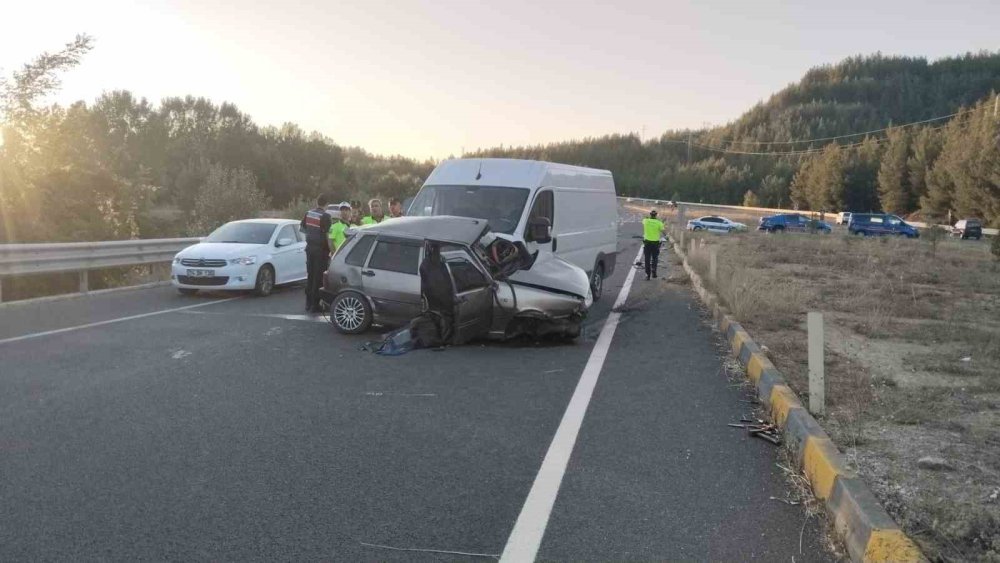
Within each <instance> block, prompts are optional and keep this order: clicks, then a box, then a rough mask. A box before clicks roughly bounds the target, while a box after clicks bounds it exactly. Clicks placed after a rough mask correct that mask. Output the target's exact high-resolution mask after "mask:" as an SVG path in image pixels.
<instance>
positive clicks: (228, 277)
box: [170, 264, 257, 290]
mask: <svg viewBox="0 0 1000 563" xmlns="http://www.w3.org/2000/svg"><path fill="white" fill-rule="evenodd" d="M192 269H194V270H212V272H213V273H214V274H215V275H213V276H209V277H201V276H199V277H194V276H189V275H188V270H192ZM170 284H171V285H173V286H174V287H177V288H184V289H212V290H247V289H253V288H254V286H255V285H256V284H257V265H253V266H232V265H229V266H224V267H222V268H191V267H187V266H182V265H180V264H174V265H172V266H171V268H170Z"/></svg>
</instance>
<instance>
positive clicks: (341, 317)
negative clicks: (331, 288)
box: [330, 291, 372, 334]
mask: <svg viewBox="0 0 1000 563" xmlns="http://www.w3.org/2000/svg"><path fill="white" fill-rule="evenodd" d="M330 322H331V323H333V326H335V327H337V330H338V331H340V332H342V333H344V334H361V333H362V332H365V331H366V330H368V328H369V327H371V326H372V308H371V305H369V304H368V300H367V299H365V297H364V296H363V295H361V294H360V293H356V292H353V291H347V292H344V293H341V294H340V295H338V296H337V298H336V299H334V300H333V304H332V305H331V306H330Z"/></svg>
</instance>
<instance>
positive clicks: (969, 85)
mask: <svg viewBox="0 0 1000 563" xmlns="http://www.w3.org/2000/svg"><path fill="white" fill-rule="evenodd" d="M998 91H1000V53H981V54H969V55H965V56H961V57H956V58H948V59H942V60H939V61H935V62H928V61H927V60H926V59H923V58H910V57H886V56H882V55H875V56H869V57H855V58H850V59H847V60H845V61H843V62H841V63H839V64H836V65H828V66H822V67H818V68H815V69H813V70H811V71H809V72H808V73H807V74H806V76H805V77H804V78H803V79H802V80H801V81H800V82H799V83H798V84H794V85H791V86H789V87H787V88H785V89H784V90H782V91H780V92H778V93H776V94H774V95H773V96H772V97H771V98H770V99H769V100H767V101H766V102H763V103H760V104H758V105H756V106H755V107H753V108H752V109H751V110H750V111H748V112H747V113H746V114H744V115H743V116H741V117H740V118H739V119H737V120H736V121H734V122H732V123H730V124H728V125H726V126H724V127H718V128H714V129H709V130H700V131H668V132H667V133H665V134H664V135H662V136H661V137H660V138H659V139H655V140H651V141H646V142H641V141H640V140H639V138H638V137H637V136H635V135H612V136H607V137H602V138H597V139H585V140H582V141H573V142H565V143H556V144H551V145H544V146H534V147H516V148H494V149H487V150H482V151H479V152H477V153H475V155H480V156H506V157H519V158H540V159H546V160H555V161H558V162H566V163H571V164H581V165H586V166H596V167H600V168H607V169H610V170H612V171H613V172H614V174H615V180H616V183H617V185H618V189H619V192H621V193H623V194H628V195H643V196H647V197H655V198H661V199H681V200H686V201H703V202H706V203H709V202H711V203H741V202H743V201H744V199H747V200H748V201H750V202H753V203H758V204H760V205H764V206H772V207H785V206H799V207H800V208H802V209H827V210H833V209H837V210H840V209H851V210H875V209H883V208H884V209H886V210H889V211H893V212H898V213H909V212H913V211H916V210H918V209H921V210H923V211H924V213H925V214H929V215H933V216H935V217H938V218H940V219H942V220H944V219H946V218H947V214H948V212H949V211H951V212H952V213H953V214H958V215H963V216H966V215H968V216H981V217H984V218H986V219H987V220H988V221H990V222H994V223H996V222H997V221H1000V154H998V147H997V139H998V136H1000V128H998V118H997V117H996V115H995V114H994V107H995V106H994V103H995V98H994V96H995V93H996V92H998ZM953 114H957V115H953ZM945 116H952V117H945ZM942 117H944V118H943V119H937V118H942ZM915 122H924V123H916V124H915V125H909V124H912V123H915ZM890 126H896V128H890V129H889V130H884V129H886V128H887V127H890ZM866 132H870V133H868V134H865V133H866ZM859 133H860V134H859ZM810 140H812V141H810ZM689 141H690V145H689ZM689 146H690V149H689ZM760 153H764V154H760Z"/></svg>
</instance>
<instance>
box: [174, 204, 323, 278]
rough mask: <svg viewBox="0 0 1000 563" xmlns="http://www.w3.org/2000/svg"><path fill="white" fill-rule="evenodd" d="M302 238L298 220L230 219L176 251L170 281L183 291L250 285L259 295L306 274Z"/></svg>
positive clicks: (304, 249)
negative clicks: (198, 240) (199, 239)
mask: <svg viewBox="0 0 1000 563" xmlns="http://www.w3.org/2000/svg"><path fill="white" fill-rule="evenodd" d="M305 241H306V239H305V235H304V234H303V233H301V232H299V222H298V221H294V220H290V219H250V220H244V221H232V222H229V223H226V224H225V225H222V226H221V227H219V228H218V229H215V230H214V231H212V234H210V235H208V236H207V237H205V238H204V239H203V240H202V241H201V242H199V243H198V244H195V245H192V246H189V247H187V248H185V249H184V250H182V251H180V252H178V253H177V255H176V256H174V262H173V264H172V265H171V271H170V283H171V284H172V285H173V286H174V287H176V288H177V289H178V291H180V292H181V293H183V294H193V293H196V292H197V291H198V290H199V289H211V290H248V289H252V290H253V291H254V293H256V294H257V295H259V296H261V297H263V296H266V295H269V294H270V293H271V291H272V290H273V289H274V286H275V285H278V284H285V283H292V282H297V281H300V280H304V279H305V278H306V257H305V251H306V242H305Z"/></svg>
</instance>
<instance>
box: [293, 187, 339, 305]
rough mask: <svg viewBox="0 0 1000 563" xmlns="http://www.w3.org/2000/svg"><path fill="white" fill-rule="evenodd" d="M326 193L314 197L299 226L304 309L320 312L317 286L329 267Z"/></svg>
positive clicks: (328, 226)
mask: <svg viewBox="0 0 1000 563" xmlns="http://www.w3.org/2000/svg"><path fill="white" fill-rule="evenodd" d="M326 202H327V199H326V194H320V195H319V197H317V198H316V207H315V208H314V209H310V210H309V211H307V212H306V215H305V217H303V218H302V222H301V223H299V228H300V229H301V230H302V232H303V233H305V234H306V274H307V275H308V278H307V281H306V311H308V312H310V313H318V312H320V308H319V288H320V287H321V286H322V285H323V274H324V273H325V272H326V269H327V268H329V267H330V239H329V233H330V223H331V222H332V219H331V218H330V214H329V213H327V212H326Z"/></svg>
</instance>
